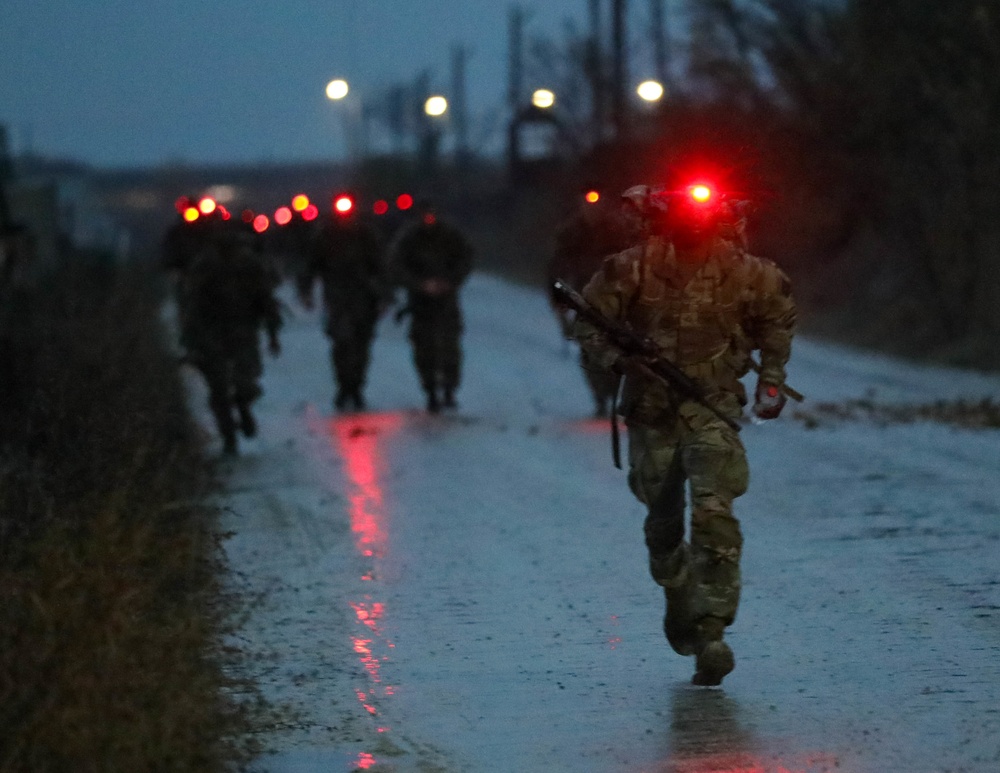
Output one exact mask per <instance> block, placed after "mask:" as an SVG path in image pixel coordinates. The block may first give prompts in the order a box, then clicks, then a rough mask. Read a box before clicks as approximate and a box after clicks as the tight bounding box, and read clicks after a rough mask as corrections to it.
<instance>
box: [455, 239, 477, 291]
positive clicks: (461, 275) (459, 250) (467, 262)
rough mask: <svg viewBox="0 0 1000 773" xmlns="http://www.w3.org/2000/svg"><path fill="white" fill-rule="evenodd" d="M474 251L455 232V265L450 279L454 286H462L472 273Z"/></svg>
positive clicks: (466, 241)
mask: <svg viewBox="0 0 1000 773" xmlns="http://www.w3.org/2000/svg"><path fill="white" fill-rule="evenodd" d="M473 254H474V250H473V248H472V244H471V243H470V242H469V240H468V239H466V238H465V236H463V235H462V233H461V232H459V231H455V263H454V266H453V269H454V272H453V275H452V277H451V279H452V281H453V282H454V284H455V285H456V286H458V285H460V284H462V282H464V281H465V280H466V279H467V278H468V276H469V274H470V273H471V272H472V259H473Z"/></svg>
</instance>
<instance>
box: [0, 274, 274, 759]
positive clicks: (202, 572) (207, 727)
mask: <svg viewBox="0 0 1000 773" xmlns="http://www.w3.org/2000/svg"><path fill="white" fill-rule="evenodd" d="M151 288H152V281H151V280H150V279H149V277H144V276H142V275H141V272H135V271H121V270H117V269H114V268H111V267H108V266H107V265H106V264H103V263H101V262H100V261H99V260H87V259H84V258H83V257H82V256H74V263H73V266H72V267H69V266H66V267H64V268H63V270H62V271H61V272H60V273H59V274H58V276H56V277H53V278H51V279H49V280H48V281H46V282H45V283H44V284H43V285H42V286H40V287H39V288H37V289H36V290H34V291H32V292H27V293H21V294H20V295H19V296H17V297H13V298H8V299H6V301H5V305H4V307H3V308H2V309H0V323H2V324H3V326H2V327H0V338H3V341H2V342H0V343H2V347H0V349H2V352H3V354H4V357H3V358H2V360H3V361H2V364H0V388H3V395H4V400H3V401H2V403H0V438H2V441H0V443H2V447H0V771H3V772H4V773H6V772H7V771H62V770H66V771H70V770H72V771H95V772H96V771H102V772H103V773H110V772H113V771H129V772H130V773H134V772H136V771H154V770H155V771H160V770H163V771H167V770H178V771H220V770H227V769H232V768H234V767H238V766H239V765H240V764H241V763H243V762H245V761H247V760H249V759H250V758H251V756H252V754H253V751H254V750H253V748H252V744H251V743H250V742H248V741H247V740H246V739H248V738H250V737H251V736H250V735H249V731H250V730H251V729H252V727H253V721H254V712H255V711H256V710H257V709H258V708H259V707H260V703H259V698H258V696H257V694H256V692H255V690H254V689H253V687H252V685H246V684H241V683H237V682H235V681H233V680H231V679H230V678H229V677H227V673H230V672H232V671H233V669H231V668H229V666H231V665H232V662H233V658H234V657H237V656H238V653H233V652H231V651H227V650H225V649H224V648H223V647H222V645H221V641H222V638H223V637H224V635H225V633H226V632H227V631H228V630H230V628H231V625H232V624H233V622H234V613H235V611H236V609H237V608H236V606H235V604H234V602H233V601H232V600H230V599H227V598H226V597H225V596H224V594H223V593H222V591H221V586H220V582H219V578H220V577H221V576H222V572H223V571H224V566H223V565H222V563H221V561H222V559H221V556H222V554H221V551H220V546H219V538H218V536H217V535H216V533H215V531H214V521H213V514H212V513H211V512H209V511H207V510H206V509H204V508H200V507H198V506H196V505H194V504H189V503H194V502H197V501H199V499H201V498H202V496H203V495H204V494H205V493H206V492H207V491H208V490H209V488H210V486H211V485H212V484H211V477H210V471H209V470H208V468H207V467H206V465H205V462H204V459H203V457H202V451H201V447H200V443H199V438H198V435H197V433H196V432H195V430H194V426H193V424H192V422H191V420H190V419H189V417H188V415H187V413H186V407H185V402H184V396H183V392H182V388H181V385H180V381H179V377H178V373H177V367H176V363H175V362H174V361H173V359H172V357H171V356H170V354H169V349H168V347H166V346H165V345H164V341H163V331H162V330H161V328H160V325H159V322H158V318H157V305H158V304H157V302H156V300H157V299H156V297H155V295H154V293H153V292H152V289H151Z"/></svg>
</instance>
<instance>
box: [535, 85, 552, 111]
mask: <svg viewBox="0 0 1000 773" xmlns="http://www.w3.org/2000/svg"><path fill="white" fill-rule="evenodd" d="M555 103H556V95H555V94H553V93H552V92H551V91H549V90H548V89H536V90H535V93H534V94H532V95H531V104H533V105H534V106H535V107H537V108H539V109H541V110H548V109H549V108H550V107H552V106H553V105H554V104H555Z"/></svg>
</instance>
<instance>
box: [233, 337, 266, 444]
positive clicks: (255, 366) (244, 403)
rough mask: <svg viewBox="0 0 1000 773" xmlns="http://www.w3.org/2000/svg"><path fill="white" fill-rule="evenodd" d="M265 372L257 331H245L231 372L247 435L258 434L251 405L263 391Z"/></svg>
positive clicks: (237, 405) (236, 345)
mask: <svg viewBox="0 0 1000 773" xmlns="http://www.w3.org/2000/svg"><path fill="white" fill-rule="evenodd" d="M263 372H264V368H263V365H262V364H261V360H260V343H259V341H258V337H257V331H256V329H254V330H253V331H249V330H248V331H244V333H243V334H242V335H241V336H240V338H239V340H238V341H237V342H236V344H235V347H234V351H233V356H232V371H231V373H232V391H233V400H234V402H235V403H236V410H237V411H238V412H239V417H240V430H241V431H242V432H243V434H244V435H246V436H247V437H253V436H254V435H256V434H257V421H256V419H255V418H254V415H253V412H252V411H251V409H250V406H251V405H252V404H253V402H254V400H256V399H257V398H258V397H260V396H261V394H262V393H263V390H262V389H261V387H260V377H261V374H262V373H263Z"/></svg>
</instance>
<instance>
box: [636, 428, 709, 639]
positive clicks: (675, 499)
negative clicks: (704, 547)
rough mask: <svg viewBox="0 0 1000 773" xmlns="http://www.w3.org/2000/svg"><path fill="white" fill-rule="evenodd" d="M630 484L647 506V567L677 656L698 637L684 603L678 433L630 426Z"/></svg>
mask: <svg viewBox="0 0 1000 773" xmlns="http://www.w3.org/2000/svg"><path fill="white" fill-rule="evenodd" d="M629 486H630V487H631V489H632V491H633V493H634V494H635V495H636V497H637V498H638V499H639V500H640V501H641V502H643V503H644V504H645V505H646V506H647V508H648V513H647V516H646V521H645V523H644V525H643V528H644V531H645V535H646V547H647V548H648V550H649V571H650V574H651V575H652V576H653V580H654V581H655V582H656V583H657V584H658V585H660V586H662V587H663V590H664V596H665V597H666V602H667V611H666V615H665V616H664V620H663V630H664V633H665V634H666V637H667V641H668V642H669V643H670V646H671V647H673V649H674V651H675V652H677V653H678V654H680V655H693V654H695V652H696V650H697V646H696V645H697V641H698V639H697V631H696V629H695V622H696V621H695V619H694V618H693V617H692V614H691V610H690V603H689V598H690V594H689V584H690V571H689V555H688V546H687V544H686V543H685V542H684V487H685V477H684V471H683V467H682V465H681V446H680V438H679V437H678V435H676V434H675V433H673V432H664V431H660V430H654V429H651V428H646V427H639V426H633V427H630V428H629Z"/></svg>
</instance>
